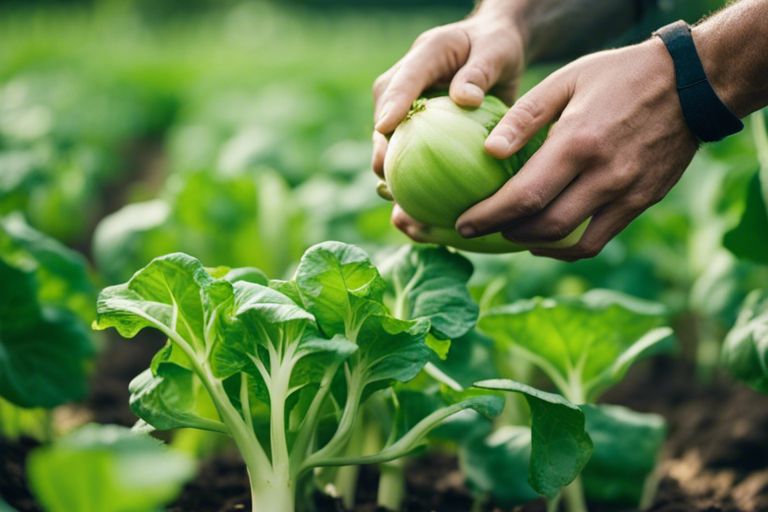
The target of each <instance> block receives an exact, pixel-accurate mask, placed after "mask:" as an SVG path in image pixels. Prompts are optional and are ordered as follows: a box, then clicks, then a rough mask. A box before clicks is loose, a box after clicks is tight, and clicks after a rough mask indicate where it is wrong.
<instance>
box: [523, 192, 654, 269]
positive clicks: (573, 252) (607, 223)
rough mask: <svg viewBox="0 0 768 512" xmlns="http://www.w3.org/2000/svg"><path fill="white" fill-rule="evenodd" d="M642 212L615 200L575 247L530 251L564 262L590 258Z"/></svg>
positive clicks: (601, 211) (593, 222)
mask: <svg viewBox="0 0 768 512" xmlns="http://www.w3.org/2000/svg"><path fill="white" fill-rule="evenodd" d="M642 212H643V208H636V207H633V206H628V205H627V204H626V202H625V201H622V200H621V199H617V200H616V201H613V202H611V203H609V204H607V205H606V206H604V207H603V208H601V209H600V211H599V212H598V213H597V214H596V215H595V216H594V217H593V218H592V221H591V222H590V223H589V227H588V228H587V230H586V231H585V232H584V235H582V237H581V239H580V240H579V242H578V243H577V244H576V245H574V246H572V247H568V248H564V249H552V248H531V249H530V251H531V253H533V254H535V255H536V256H547V257H549V258H556V259H558V260H564V261H576V260H580V259H584V258H592V257H594V256H597V255H598V254H600V251H602V250H603V248H604V247H605V246H606V244H607V243H608V242H610V241H611V240H612V239H613V238H614V237H615V236H616V235H618V234H619V233H620V232H621V231H622V230H623V229H624V228H625V227H627V225H628V224H629V223H630V222H632V220H634V219H635V217H637V216H638V215H640V213H642Z"/></svg>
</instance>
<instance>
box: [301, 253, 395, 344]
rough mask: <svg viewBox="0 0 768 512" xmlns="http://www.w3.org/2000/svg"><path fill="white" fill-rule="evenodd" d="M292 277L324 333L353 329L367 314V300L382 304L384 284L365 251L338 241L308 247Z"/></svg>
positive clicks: (337, 332)
mask: <svg viewBox="0 0 768 512" xmlns="http://www.w3.org/2000/svg"><path fill="white" fill-rule="evenodd" d="M295 280H296V285H297V288H298V291H299V294H300V296H301V299H302V302H303V304H304V306H305V307H306V308H307V310H308V311H310V312H311V313H312V314H313V315H315V318H316V319H317V323H318V325H319V326H320V328H321V329H322V330H323V332H324V333H325V334H326V335H327V336H334V335H336V334H346V333H347V331H348V330H350V329H354V328H355V327H356V325H357V324H358V323H359V320H360V316H361V315H367V314H368V313H367V312H366V308H367V307H368V305H367V302H368V301H372V302H375V303H381V299H382V295H383V292H384V288H385V286H386V283H385V282H384V280H383V279H382V278H381V276H380V275H379V271H378V270H377V269H376V267H375V266H374V265H373V263H371V260H370V258H369V257H368V255H367V254H366V253H365V251H363V250H362V249H360V248H358V247H355V246H354V245H348V244H344V243H341V242H323V243H320V244H317V245H314V246H312V247H310V248H309V249H308V250H307V252H305V253H304V256H302V258H301V261H300V262H299V266H298V268H297V269H296V278H295ZM361 309H363V311H360V310H361Z"/></svg>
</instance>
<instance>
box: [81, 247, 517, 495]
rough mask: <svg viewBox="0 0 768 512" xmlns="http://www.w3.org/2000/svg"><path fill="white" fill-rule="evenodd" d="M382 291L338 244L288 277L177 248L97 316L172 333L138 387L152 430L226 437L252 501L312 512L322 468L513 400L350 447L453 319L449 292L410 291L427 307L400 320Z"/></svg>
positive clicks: (107, 294) (127, 328)
mask: <svg viewBox="0 0 768 512" xmlns="http://www.w3.org/2000/svg"><path fill="white" fill-rule="evenodd" d="M385 289H386V283H385V281H384V280H383V279H382V277H381V274H380V273H379V271H378V270H377V268H376V267H375V266H374V265H373V264H372V263H371V261H370V259H369V258H368V256H367V255H366V254H365V252H363V251H362V250H360V249H358V248H356V247H354V246H350V245H346V244H342V243H338V242H327V243H323V244H320V245H317V246H314V247H312V248H310V249H309V250H308V251H307V252H306V253H305V254H304V256H303V257H302V259H301V262H300V263H299V266H298V268H297V270H296V273H295V276H294V278H293V279H292V280H289V281H271V282H268V281H267V280H266V278H265V277H264V276H263V274H262V273H261V272H259V271H256V270H254V269H248V268H245V269H227V268H221V267H218V268H211V269H206V268H205V267H204V266H203V265H202V264H201V263H200V262H199V261H198V260H196V259H195V258H192V257H191V256H188V255H185V254H179V253H176V254H170V255H167V256H163V257H160V258H157V259H155V260H153V261H152V262H151V263H150V264H149V265H147V266H146V267H144V268H143V269H141V270H139V271H138V272H137V273H136V274H134V276H133V277H132V278H131V279H130V280H129V281H128V282H127V283H124V284H121V285H117V286H112V287H109V288H106V289H105V290H104V291H102V293H101V294H100V296H99V300H98V309H97V313H98V314H97V319H96V322H95V324H94V325H95V327H96V328H98V329H106V328H110V327H114V328H115V329H117V331H118V332H119V333H120V334H121V335H123V336H125V337H128V338H130V337H133V336H135V335H136V334H137V333H138V332H139V331H140V330H141V329H143V328H145V327H151V328H154V329H157V330H159V331H160V332H162V333H163V334H164V335H165V336H167V337H168V344H167V345H166V346H165V347H164V348H163V349H162V350H160V351H159V352H158V353H157V354H156V355H155V357H154V358H153V361H152V365H151V367H150V368H149V369H147V370H146V371H145V372H144V373H142V374H141V375H139V376H138V377H137V378H136V379H134V381H133V382H132V383H131V385H130V391H131V408H132V409H133V411H134V412H135V413H136V414H137V415H138V416H139V417H140V418H141V419H142V420H144V421H145V422H146V423H147V424H148V425H150V426H151V427H153V428H157V429H169V428H178V427H190V428H198V429H203V430H210V431H214V432H220V433H224V434H227V435H229V436H230V437H231V438H232V439H233V440H234V442H235V444H236V445H237V446H238V449H239V450H240V453H241V455H242V457H243V460H244V461H245V464H246V467H247V468H248V474H249V480H250V484H251V493H252V500H253V509H254V510H293V509H294V508H298V509H302V508H303V507H305V505H306V503H305V501H304V500H305V499H306V496H307V495H306V492H307V491H308V489H311V470H312V469H314V468H317V467H322V466H346V465H351V464H366V463H379V462H385V461H388V460H392V459H395V458H398V457H402V456H403V455H405V454H408V453H410V452H412V451H413V450H414V449H416V448H417V447H418V446H419V445H420V443H421V442H422V441H423V439H424V436H425V435H426V434H427V433H428V432H429V431H430V430H431V429H433V428H434V427H436V426H437V425H438V424H439V423H440V422H441V421H442V420H444V419H445V418H448V417H450V416H451V415H453V414H455V413H457V412H459V411H461V410H464V409H467V408H471V409H474V410H476V411H478V412H480V413H482V414H485V415H487V416H495V415H497V414H498V413H499V412H500V409H501V407H502V400H501V399H500V398H499V397H498V396H493V395H488V394H483V393H480V394H477V393H470V394H467V395H466V396H462V395H461V394H459V396H456V397H455V400H453V401H452V403H450V404H448V405H446V406H444V407H442V408H440V409H438V410H435V411H433V412H431V413H430V414H428V415H426V416H425V417H424V418H423V419H421V420H420V421H418V422H416V423H415V424H414V425H413V426H412V427H411V428H410V429H408V430H407V431H406V432H403V433H402V435H400V436H398V437H397V438H394V439H391V442H389V443H388V444H387V445H386V446H384V447H383V448H382V449H381V450H380V451H378V453H375V454H368V455H361V454H349V453H348V452H346V448H347V445H348V443H349V441H350V438H351V436H352V434H353V426H354V424H355V419H356V416H357V415H358V414H359V412H360V407H361V404H362V403H363V402H364V401H365V400H366V399H367V398H368V397H369V396H370V395H371V393H373V392H374V391H376V390H379V389H383V388H386V387H388V386H391V385H392V384H393V383H395V382H403V381H408V380H410V379H412V378H413V377H415V376H416V374H418V373H419V371H420V370H421V369H422V368H423V367H424V366H425V364H426V363H427V362H428V361H429V358H430V354H431V353H432V349H431V348H430V347H429V345H428V344H427V339H428V337H430V336H435V337H444V335H445V334H446V331H448V330H449V327H448V326H450V324H451V323H452V322H454V321H456V320H454V319H451V318H446V317H444V316H443V315H442V310H441V308H440V307H439V305H440V304H441V301H444V300H445V299H446V297H450V296H451V295H450V290H445V291H444V290H440V289H439V288H438V289H434V290H427V291H425V293H423V294H419V295H417V296H414V297H412V298H411V297H410V296H408V295H405V296H404V298H403V299H402V300H417V302H415V303H414V306H413V307H418V309H419V311H421V312H422V314H421V316H418V317H416V318H413V319H409V320H403V319H400V318H397V317H396V316H394V315H393V313H392V312H391V311H390V310H389V309H388V308H387V307H386V306H385V304H384V301H383V295H384V291H385ZM444 293H448V295H444ZM431 303H433V304H436V305H437V307H433V306H432V304H431Z"/></svg>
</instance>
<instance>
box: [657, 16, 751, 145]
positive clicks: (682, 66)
mask: <svg viewBox="0 0 768 512" xmlns="http://www.w3.org/2000/svg"><path fill="white" fill-rule="evenodd" d="M653 34H654V35H655V36H659V37H660V38H661V40H662V41H663V42H664V45H665V46H666V47H667V51H669V54H670V55H671V56H672V61H673V63H674V66H675V79H676V81H677V95H678V97H679V98H680V106H681V107H682V109H683V116H684V117H685V121H686V123H687V124H688V127H689V128H690V129H691V131H692V132H693V134H694V135H695V136H696V137H697V138H698V139H699V140H700V141H702V142H714V141H717V140H720V139H723V138H725V137H727V136H728V135H732V134H734V133H736V132H739V131H741V130H742V129H743V128H744V123H742V122H741V120H740V119H739V118H738V117H737V116H736V115H735V114H734V113H733V112H731V110H730V109H729V108H728V106H727V105H726V104H725V103H723V101H722V100H721V99H720V98H719V97H718V95H717V93H716V92H715V90H714V89H713V88H712V84H710V83H709V79H708V78H707V74H706V73H705V72H704V67H703V66H702V64H701V59H699V54H698V52H697V51H696V45H695V44H694V41H693V36H692V35H691V27H690V26H689V25H688V24H687V23H686V22H685V21H682V20H680V21H676V22H674V23H670V24H669V25H666V26H665V27H662V28H660V29H659V30H657V31H656V32H654V33H653Z"/></svg>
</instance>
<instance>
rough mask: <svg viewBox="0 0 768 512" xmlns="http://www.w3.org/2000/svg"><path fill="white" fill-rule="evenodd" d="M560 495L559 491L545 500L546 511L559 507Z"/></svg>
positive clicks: (561, 494)
mask: <svg viewBox="0 0 768 512" xmlns="http://www.w3.org/2000/svg"><path fill="white" fill-rule="evenodd" d="M562 497H563V493H562V492H559V493H557V495H556V496H555V497H554V498H552V499H551V500H547V512H557V509H558V508H559V507H560V500H561V499H562Z"/></svg>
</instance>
